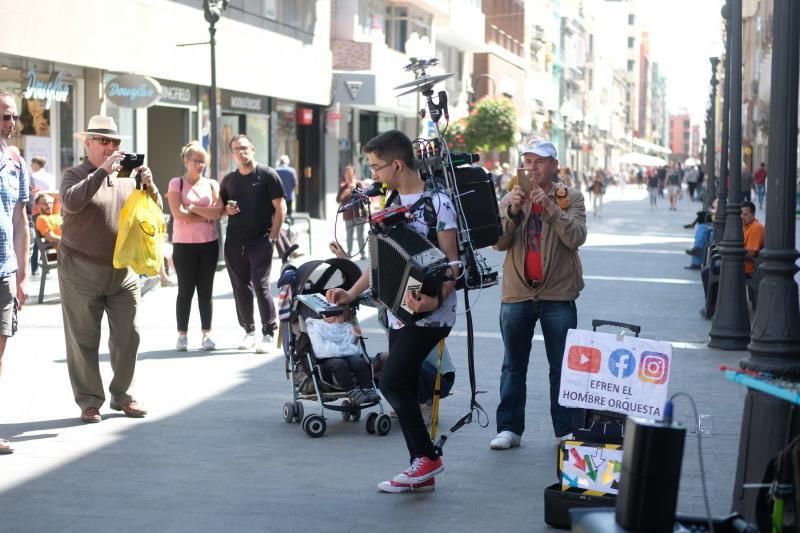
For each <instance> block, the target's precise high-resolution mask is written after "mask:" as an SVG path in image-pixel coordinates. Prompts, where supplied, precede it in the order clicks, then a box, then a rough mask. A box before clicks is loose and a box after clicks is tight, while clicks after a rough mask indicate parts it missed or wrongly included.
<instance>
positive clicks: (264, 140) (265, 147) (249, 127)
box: [245, 115, 272, 166]
mask: <svg viewBox="0 0 800 533" xmlns="http://www.w3.org/2000/svg"><path fill="white" fill-rule="evenodd" d="M245 131H247V136H248V137H249V138H250V140H251V141H252V143H253V146H255V148H256V161H263V162H264V163H265V164H267V165H270V166H271V165H272V163H270V161H269V117H268V116H267V115H247V124H246V129H245Z"/></svg>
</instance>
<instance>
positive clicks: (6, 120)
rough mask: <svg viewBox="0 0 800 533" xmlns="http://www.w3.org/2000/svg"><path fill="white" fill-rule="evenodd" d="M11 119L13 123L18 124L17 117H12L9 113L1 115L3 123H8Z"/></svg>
mask: <svg viewBox="0 0 800 533" xmlns="http://www.w3.org/2000/svg"><path fill="white" fill-rule="evenodd" d="M11 119H14V122H19V115H12V114H11V113H9V114H7V115H3V122H8V121H9V120H11Z"/></svg>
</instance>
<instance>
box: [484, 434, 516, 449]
mask: <svg viewBox="0 0 800 533" xmlns="http://www.w3.org/2000/svg"><path fill="white" fill-rule="evenodd" d="M521 440H522V437H521V436H520V435H517V434H516V433H514V432H513V431H501V432H500V433H498V434H497V436H496V437H495V438H494V439H493V440H492V442H491V443H489V447H490V448H491V449H493V450H507V449H509V448H516V447H517V446H519V443H520V441H521Z"/></svg>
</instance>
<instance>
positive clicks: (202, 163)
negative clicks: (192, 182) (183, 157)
mask: <svg viewBox="0 0 800 533" xmlns="http://www.w3.org/2000/svg"><path fill="white" fill-rule="evenodd" d="M187 161H189V162H190V163H194V164H195V165H205V164H206V160H205V159H188V160H187Z"/></svg>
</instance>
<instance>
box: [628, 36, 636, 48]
mask: <svg viewBox="0 0 800 533" xmlns="http://www.w3.org/2000/svg"><path fill="white" fill-rule="evenodd" d="M634 44H636V38H634V37H628V48H633V45H634Z"/></svg>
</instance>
